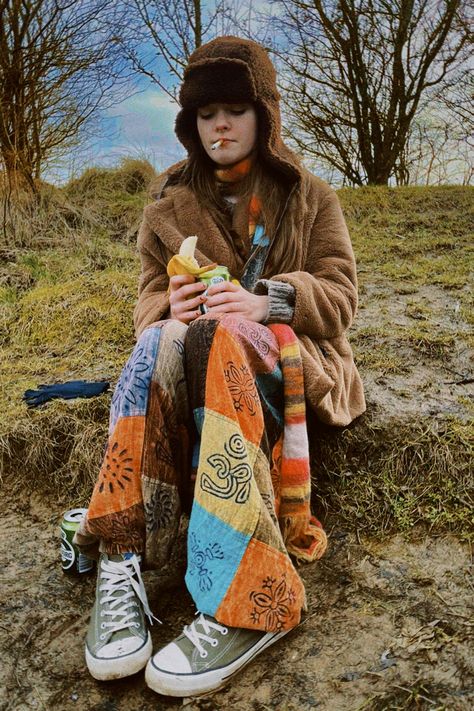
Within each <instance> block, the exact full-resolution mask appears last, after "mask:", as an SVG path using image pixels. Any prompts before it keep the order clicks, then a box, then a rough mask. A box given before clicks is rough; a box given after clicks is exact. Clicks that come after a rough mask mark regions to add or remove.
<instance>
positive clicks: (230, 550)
mask: <svg viewBox="0 0 474 711" xmlns="http://www.w3.org/2000/svg"><path fill="white" fill-rule="evenodd" d="M249 541H250V536H249V535H245V534H244V533H240V532H239V531H236V530H235V529H234V528H232V526H228V525H227V524H226V523H224V521H221V520H220V519H218V518H217V517H216V516H213V514H211V513H209V512H208V511H206V510H205V509H203V508H202V506H199V504H198V503H197V502H196V501H194V503H193V508H192V511H191V519H190V521H189V530H188V567H187V570H186V577H185V580H186V585H187V588H188V590H189V592H190V594H191V596H192V598H193V600H194V602H195V604H196V607H197V609H198V610H199V611H200V612H205V613H206V614H208V615H214V614H215V612H216V610H217V608H218V607H219V605H220V604H221V602H222V600H223V598H224V596H225V594H226V592H227V590H228V589H229V586H230V584H231V583H232V580H233V579H234V577H235V575H236V573H237V570H238V568H239V565H240V562H241V560H242V557H243V555H244V553H245V551H246V550H247V546H248V544H249Z"/></svg>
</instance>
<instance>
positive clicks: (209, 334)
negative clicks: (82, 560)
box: [76, 314, 324, 631]
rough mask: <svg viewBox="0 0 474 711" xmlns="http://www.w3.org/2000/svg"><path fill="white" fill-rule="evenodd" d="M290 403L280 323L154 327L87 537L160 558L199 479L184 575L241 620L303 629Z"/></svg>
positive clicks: (142, 347) (114, 432)
mask: <svg viewBox="0 0 474 711" xmlns="http://www.w3.org/2000/svg"><path fill="white" fill-rule="evenodd" d="M283 409H284V408H283V386H282V371H281V368H280V349H279V345H278V343H277V339H276V338H275V335H274V334H273V333H272V331H271V330H270V329H269V328H267V327H265V326H263V325H261V324H257V323H254V322H251V321H247V320H245V319H242V318H239V317H234V316H232V315H231V314H226V315H222V316H220V317H217V318H216V317H211V316H210V315H206V316H203V317H201V318H199V319H197V320H196V321H194V322H193V323H192V324H191V325H190V326H189V327H188V326H185V325H184V324H182V323H180V322H179V321H176V320H168V321H161V322H158V323H156V324H153V325H152V326H150V327H148V328H147V329H146V330H145V331H144V332H143V333H142V335H141V337H140V339H139V340H138V342H137V344H136V346H135V348H134V350H133V352H132V354H131V356H130V358H129V360H128V362H127V364H126V366H125V368H124V370H123V372H122V375H121V377H120V380H119V382H118V384H117V387H116V390H115V393H114V395H113V399H112V406H111V412H110V427H109V440H108V445H107V450H106V453H105V456H104V460H103V464H102V467H101V469H100V473H99V476H98V479H97V482H96V485H95V488H94V491H93V494H92V498H91V501H90V504H89V508H88V514H87V517H86V519H85V520H84V521H83V523H82V526H81V528H80V530H79V532H78V534H77V536H76V539H77V542H78V543H79V544H80V545H83V546H84V545H92V544H94V542H95V543H98V544H99V545H100V550H102V551H104V552H108V553H118V552H124V551H133V552H136V553H140V554H141V555H142V556H143V557H144V560H145V563H146V565H147V567H159V566H162V565H164V564H165V563H166V562H167V561H168V559H169V556H170V550H171V547H172V545H173V543H174V541H175V539H176V536H177V530H178V525H179V520H180V514H181V511H182V508H183V505H184V506H185V505H186V501H188V500H189V499H190V497H189V492H190V491H191V489H192V488H193V489H194V496H192V497H191V499H192V508H191V515H190V521H189V529H188V545H187V553H188V559H187V571H186V578H185V579H186V584H187V587H188V589H189V592H190V594H191V595H192V597H193V599H194V602H195V604H196V606H197V608H198V609H199V610H200V611H201V612H205V613H207V614H210V615H212V616H214V617H215V618H217V620H218V621H219V622H221V623H223V624H226V625H229V626H233V627H246V628H250V629H258V630H266V631H275V630H282V629H289V628H291V627H294V626H295V625H296V624H297V623H298V622H299V620H300V613H301V610H302V608H303V607H304V601H305V591H304V586H303V583H302V581H301V579H300V577H299V575H298V573H297V572H296V570H295V567H294V565H293V563H292V561H291V559H290V557H289V555H288V552H287V549H286V547H285V543H284V541H283V536H282V526H281V525H280V523H281V522H279V519H278V513H279V482H280V466H281V459H282V457H281V452H282V433H283V429H284V428H283ZM303 425H304V422H303ZM304 426H305V425H304ZM305 441H306V448H307V439H306V440H305ZM306 456H308V454H307V451H306ZM193 470H194V471H195V472H196V480H195V483H194V481H192V480H191V473H192V471H193ZM322 535H324V534H322Z"/></svg>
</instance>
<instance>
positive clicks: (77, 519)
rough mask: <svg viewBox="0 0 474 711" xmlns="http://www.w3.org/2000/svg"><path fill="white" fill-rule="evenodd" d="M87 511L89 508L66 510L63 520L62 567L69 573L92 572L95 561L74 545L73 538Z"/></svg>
mask: <svg viewBox="0 0 474 711" xmlns="http://www.w3.org/2000/svg"><path fill="white" fill-rule="evenodd" d="M86 513H87V509H70V510H69V511H66V513H65V514H64V516H63V520H62V521H61V567H62V569H63V571H64V572H65V573H67V574H68V575H77V574H81V575H82V574H83V573H90V571H91V570H92V569H93V568H94V561H93V560H92V558H88V557H87V556H86V555H84V554H83V553H80V552H79V548H78V547H77V546H76V545H74V543H73V542H72V539H73V538H74V534H75V533H76V531H77V529H78V528H79V524H80V523H81V521H82V519H83V518H84V516H85V515H86Z"/></svg>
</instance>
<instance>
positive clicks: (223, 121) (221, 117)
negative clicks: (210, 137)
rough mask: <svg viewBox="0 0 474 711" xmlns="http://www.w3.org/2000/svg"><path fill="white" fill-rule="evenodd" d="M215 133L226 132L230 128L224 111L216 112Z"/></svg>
mask: <svg viewBox="0 0 474 711" xmlns="http://www.w3.org/2000/svg"><path fill="white" fill-rule="evenodd" d="M215 128H216V131H219V132H222V131H227V129H229V128H230V122H229V117H228V114H227V112H226V111H222V110H221V111H218V112H217V114H216V118H215Z"/></svg>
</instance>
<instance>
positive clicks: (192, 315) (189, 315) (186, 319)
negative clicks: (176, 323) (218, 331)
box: [179, 310, 201, 323]
mask: <svg viewBox="0 0 474 711" xmlns="http://www.w3.org/2000/svg"><path fill="white" fill-rule="evenodd" d="M199 316H201V312H200V311H196V310H193V311H185V312H184V313H183V314H181V316H180V317H179V320H180V321H182V322H183V323H191V321H194V320H195V319H197V318H198V317H199Z"/></svg>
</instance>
